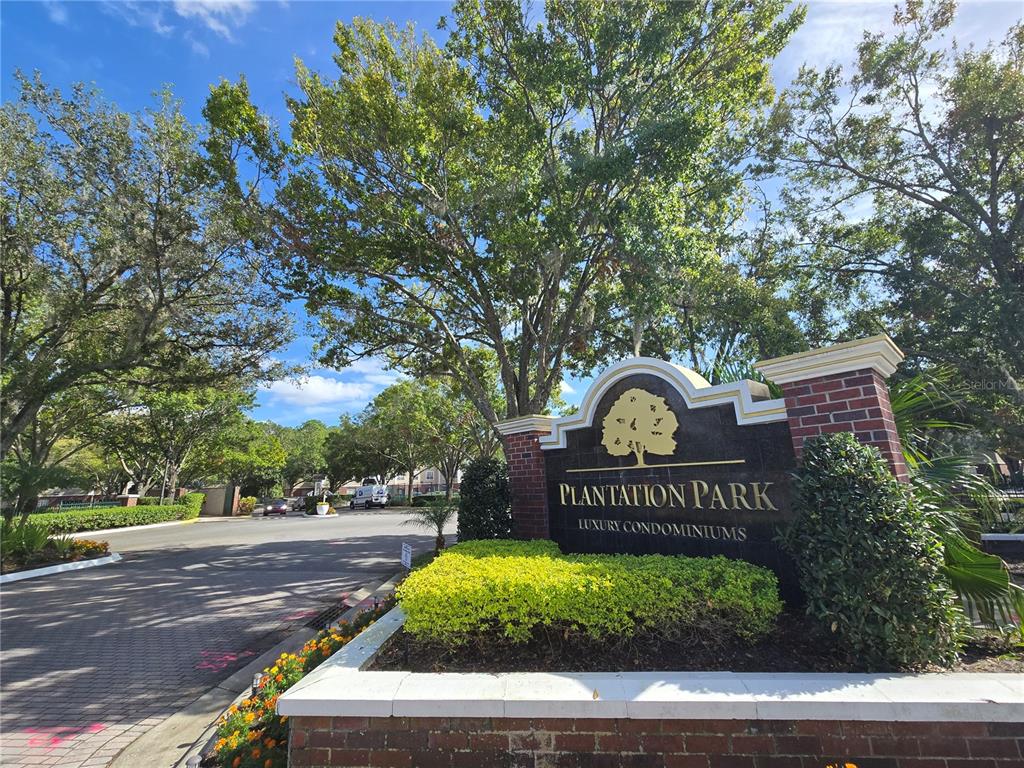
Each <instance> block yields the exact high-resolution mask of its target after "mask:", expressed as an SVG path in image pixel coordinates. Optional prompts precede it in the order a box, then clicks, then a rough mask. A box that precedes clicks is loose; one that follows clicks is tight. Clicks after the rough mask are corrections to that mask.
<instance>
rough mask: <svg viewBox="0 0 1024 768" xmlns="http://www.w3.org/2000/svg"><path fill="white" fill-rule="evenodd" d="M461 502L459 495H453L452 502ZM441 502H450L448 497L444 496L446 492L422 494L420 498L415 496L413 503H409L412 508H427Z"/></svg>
mask: <svg viewBox="0 0 1024 768" xmlns="http://www.w3.org/2000/svg"><path fill="white" fill-rule="evenodd" d="M458 500H459V494H457V493H453V494H452V498H451V501H455V502H457V501H458ZM439 501H448V497H447V496H445V495H444V491H436V492H433V493H421V494H419V495H418V496H413V497H412V501H411V502H410V503H409V506H410V507H425V506H427V505H428V504H433V503H435V502H439Z"/></svg>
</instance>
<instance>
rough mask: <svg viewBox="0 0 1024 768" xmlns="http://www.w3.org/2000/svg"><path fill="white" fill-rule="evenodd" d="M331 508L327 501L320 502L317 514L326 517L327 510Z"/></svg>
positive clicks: (317, 506)
mask: <svg viewBox="0 0 1024 768" xmlns="http://www.w3.org/2000/svg"><path fill="white" fill-rule="evenodd" d="M330 508H331V505H330V504H328V503H327V502H326V501H321V502H318V503H317V505H316V513H317V514H318V515H326V514H327V510H329V509H330Z"/></svg>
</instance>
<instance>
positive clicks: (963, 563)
mask: <svg viewBox="0 0 1024 768" xmlns="http://www.w3.org/2000/svg"><path fill="white" fill-rule="evenodd" d="M956 382H957V376H956V372H955V369H953V368H951V367H940V368H937V369H935V370H928V371H922V372H919V373H917V374H915V375H913V376H910V377H908V378H905V379H902V380H899V381H897V382H895V383H894V384H893V385H892V386H891V387H890V402H891V403H892V411H893V416H894V418H895V420H896V428H897V430H898V431H899V435H900V443H901V444H902V446H903V456H904V459H905V460H906V463H907V467H908V469H909V471H910V487H911V490H912V491H913V494H914V497H915V499H916V500H917V502H918V504H920V505H921V507H922V509H924V510H925V513H926V514H927V516H928V524H929V526H930V527H931V529H932V530H933V531H935V532H936V533H937V534H938V535H939V537H940V538H941V539H942V545H943V557H944V561H945V566H944V570H945V573H946V576H947V578H948V579H949V581H950V584H952V585H953V588H954V589H955V590H956V591H957V592H958V593H959V594H960V597H961V598H962V599H963V601H964V602H965V603H966V605H967V606H968V607H969V608H973V609H974V611H975V612H976V613H977V615H978V617H979V619H981V621H982V622H984V623H986V624H988V625H990V626H994V627H1003V626H1006V625H1010V624H1013V625H1015V626H1016V629H1017V632H1018V633H1020V632H1021V631H1024V629H1022V623H1021V622H1022V621H1024V589H1022V588H1021V587H1019V586H1018V585H1016V584H1014V583H1013V581H1012V580H1011V579H1010V572H1009V569H1008V568H1007V566H1006V563H1004V562H1003V560H1002V559H1001V558H1000V557H998V556H996V555H993V554H989V553H987V552H983V551H982V550H981V549H980V548H979V547H978V545H977V541H978V534H979V532H980V531H981V530H982V528H983V524H984V523H985V522H986V521H988V520H992V519H995V517H996V515H997V513H998V511H999V510H1000V509H1001V506H1002V500H1001V498H1000V496H999V494H998V493H997V492H996V489H995V488H994V487H993V486H992V484H991V483H990V482H989V481H988V480H987V479H986V478H985V477H983V476H981V475H979V474H977V471H976V468H977V465H978V464H979V463H981V462H982V461H983V460H984V459H983V457H979V456H958V455H955V454H950V453H949V452H948V449H947V448H946V446H945V444H944V442H943V440H942V439H941V437H939V435H942V434H943V433H948V432H949V431H951V430H959V429H963V428H965V425H964V424H961V423H959V422H957V421H953V420H952V418H951V417H950V416H949V415H948V414H950V413H953V412H956V411H957V410H958V407H959V404H960V403H961V402H963V401H962V397H961V396H962V394H963V393H962V390H961V389H960V388H958V387H957V385H956Z"/></svg>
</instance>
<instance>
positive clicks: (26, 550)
mask: <svg viewBox="0 0 1024 768" xmlns="http://www.w3.org/2000/svg"><path fill="white" fill-rule="evenodd" d="M107 554H109V550H108V549H107V543H106V542H105V541H88V540H86V539H75V538H72V537H71V536H68V535H67V534H62V535H57V536H50V535H49V534H48V533H47V531H46V528H45V527H43V526H41V525H38V524H36V523H35V522H34V521H28V522H25V521H22V522H18V523H14V522H10V521H7V520H5V521H4V522H3V525H2V526H0V571H2V572H3V573H10V572H13V571H20V570H25V569H31V568H42V567H44V566H48V565H55V564H58V563H62V562H68V561H72V560H82V559H86V558H92V557H100V556H102V555H107Z"/></svg>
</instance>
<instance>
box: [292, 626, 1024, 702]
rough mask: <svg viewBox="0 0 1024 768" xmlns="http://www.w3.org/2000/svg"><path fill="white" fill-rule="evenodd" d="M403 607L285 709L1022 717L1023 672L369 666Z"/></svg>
mask: <svg viewBox="0 0 1024 768" xmlns="http://www.w3.org/2000/svg"><path fill="white" fill-rule="evenodd" d="M404 622H405V615H404V613H402V609H401V608H395V609H394V610H392V611H390V612H389V613H388V614H387V615H386V616H384V617H382V618H381V619H380V620H379V621H378V622H377V623H376V624H374V625H372V626H371V627H369V628H368V629H366V630H365V631H364V632H362V633H361V634H360V635H359V636H358V637H356V638H355V639H354V640H352V642H350V643H349V644H348V645H346V646H345V647H344V648H343V649H341V650H340V651H339V652H338V653H336V654H335V655H334V656H332V657H331V658H330V659H328V660H327V661H326V662H324V663H323V664H321V665H320V666H319V667H318V668H317V669H316V670H314V671H313V672H311V673H310V674H309V675H308V676H306V677H305V678H303V679H302V680H301V681H300V682H299V683H297V684H296V685H295V686H294V687H293V688H291V689H290V690H288V691H287V692H286V693H285V694H284V695H283V696H281V698H280V699H279V700H278V705H277V711H278V713H280V714H282V715H289V716H292V715H298V716H328V717H392V716H393V717H575V718H587V717H602V718H604V717H614V718H630V719H650V718H655V719H679V720H689V719H707V718H712V719H724V720H736V719H742V720H806V719H811V720H882V721H938V722H957V721H959V722H1021V721H1024V675H1022V674H986V673H974V672H951V673H935V674H871V675H865V674H852V673H828V674H816V673H774V672H773V673H746V672H742V673H741V672H620V673H615V672H591V673H578V672H558V673H500V674H480V673H441V674H433V673H419V672H367V671H365V669H366V667H367V666H368V665H369V663H370V662H371V661H372V659H373V657H374V656H375V655H376V654H377V653H378V652H379V651H380V649H381V647H382V646H383V645H384V643H385V642H386V641H387V640H388V638H390V637H391V636H392V635H393V634H394V633H395V632H396V631H398V629H399V627H401V626H402V624H403V623H404Z"/></svg>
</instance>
